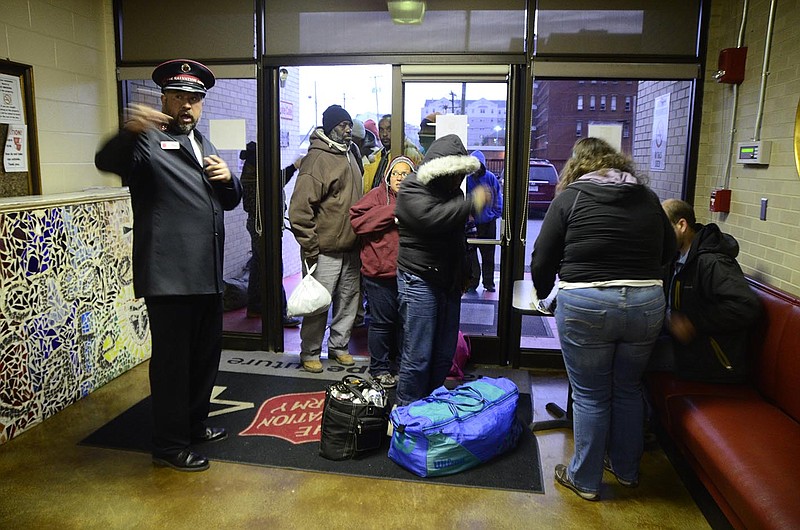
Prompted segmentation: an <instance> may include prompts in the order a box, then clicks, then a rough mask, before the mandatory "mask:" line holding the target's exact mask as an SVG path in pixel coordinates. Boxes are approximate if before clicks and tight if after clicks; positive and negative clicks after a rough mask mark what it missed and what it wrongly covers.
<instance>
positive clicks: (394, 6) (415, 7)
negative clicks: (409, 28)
mask: <svg viewBox="0 0 800 530" xmlns="http://www.w3.org/2000/svg"><path fill="white" fill-rule="evenodd" d="M386 5H387V6H388V7H389V15H391V17H392V22H394V23H395V24H421V23H422V18H423V17H424V16H425V0H391V1H387V2H386Z"/></svg>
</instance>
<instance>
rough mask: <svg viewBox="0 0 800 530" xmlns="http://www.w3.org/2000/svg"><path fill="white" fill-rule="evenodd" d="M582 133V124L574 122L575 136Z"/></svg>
mask: <svg viewBox="0 0 800 530" xmlns="http://www.w3.org/2000/svg"><path fill="white" fill-rule="evenodd" d="M582 133H583V122H582V121H579V122H575V136H580V135H581V134H582Z"/></svg>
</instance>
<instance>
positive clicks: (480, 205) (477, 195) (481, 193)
mask: <svg viewBox="0 0 800 530" xmlns="http://www.w3.org/2000/svg"><path fill="white" fill-rule="evenodd" d="M471 195H472V209H473V211H474V212H475V213H476V214H478V213H480V212H481V211H483V209H484V207H485V206H486V204H488V203H489V201H491V200H492V190H490V189H489V188H488V187H486V186H476V187H475V189H473V190H472V193H471Z"/></svg>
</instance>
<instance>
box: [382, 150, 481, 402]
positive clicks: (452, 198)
mask: <svg viewBox="0 0 800 530" xmlns="http://www.w3.org/2000/svg"><path fill="white" fill-rule="evenodd" d="M478 168H480V162H479V161H478V159H477V158H475V157H474V156H469V155H468V154H467V150H466V149H465V148H464V144H463V143H462V142H461V139H460V138H459V137H458V136H456V135H454V134H449V135H447V136H443V137H441V138H439V139H437V140H435V141H434V142H433V143H432V144H431V146H430V148H429V149H428V150H427V152H426V154H425V158H424V159H423V161H422V165H420V167H419V170H418V171H417V174H416V175H413V174H412V175H409V176H408V178H406V179H405V181H403V184H402V186H401V187H400V192H399V193H398V195H397V205H396V207H395V216H396V217H397V220H398V223H399V228H400V250H399V253H398V256H397V289H398V297H399V300H400V314H401V317H402V319H403V334H404V337H403V345H402V348H401V355H400V374H399V375H400V378H399V382H398V385H397V398H396V402H397V404H398V405H399V406H402V405H408V404H409V403H411V402H413V401H416V400H417V399H420V398H422V397H425V396H427V395H428V394H430V393H431V391H433V390H434V389H436V388H437V387H439V386H441V385H442V383H444V380H445V378H446V377H447V374H448V372H449V371H450V366H451V364H452V361H453V354H454V353H455V349H456V341H457V340H458V324H459V320H460V316H461V295H462V294H463V290H464V286H465V279H466V271H467V269H466V259H465V257H466V237H465V233H464V225H465V223H466V222H467V217H468V216H469V214H470V213H477V212H480V211H481V210H482V209H483V207H484V206H485V205H486V204H487V203H488V202H489V201H490V200H491V198H492V197H491V191H490V190H489V189H488V188H486V187H485V186H478V187H476V188H475V190H473V193H472V194H471V195H470V197H468V198H466V199H465V198H464V194H463V193H462V191H461V189H460V186H461V182H462V181H463V180H464V177H466V176H467V175H469V174H470V173H474V172H475V171H477V170H478Z"/></svg>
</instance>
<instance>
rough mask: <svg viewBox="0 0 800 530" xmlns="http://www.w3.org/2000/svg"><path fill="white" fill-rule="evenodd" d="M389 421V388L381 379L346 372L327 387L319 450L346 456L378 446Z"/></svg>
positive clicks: (325, 454)
mask: <svg viewBox="0 0 800 530" xmlns="http://www.w3.org/2000/svg"><path fill="white" fill-rule="evenodd" d="M388 422H389V407H388V403H387V399H386V391H385V390H384V388H383V387H382V386H381V385H380V383H378V382H377V381H375V380H374V379H372V378H367V379H364V378H360V377H357V376H354V375H346V376H344V377H343V378H342V380H341V381H340V382H337V383H333V384H331V385H330V386H328V388H327V389H326V390H325V405H324V406H323V408H322V434H321V439H320V443H319V454H320V456H323V457H325V458H327V459H329V460H345V459H348V458H353V457H356V456H358V455H359V454H360V453H364V452H366V451H374V450H376V449H379V448H380V446H381V444H382V443H383V439H384V438H386V429H387V427H388Z"/></svg>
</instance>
